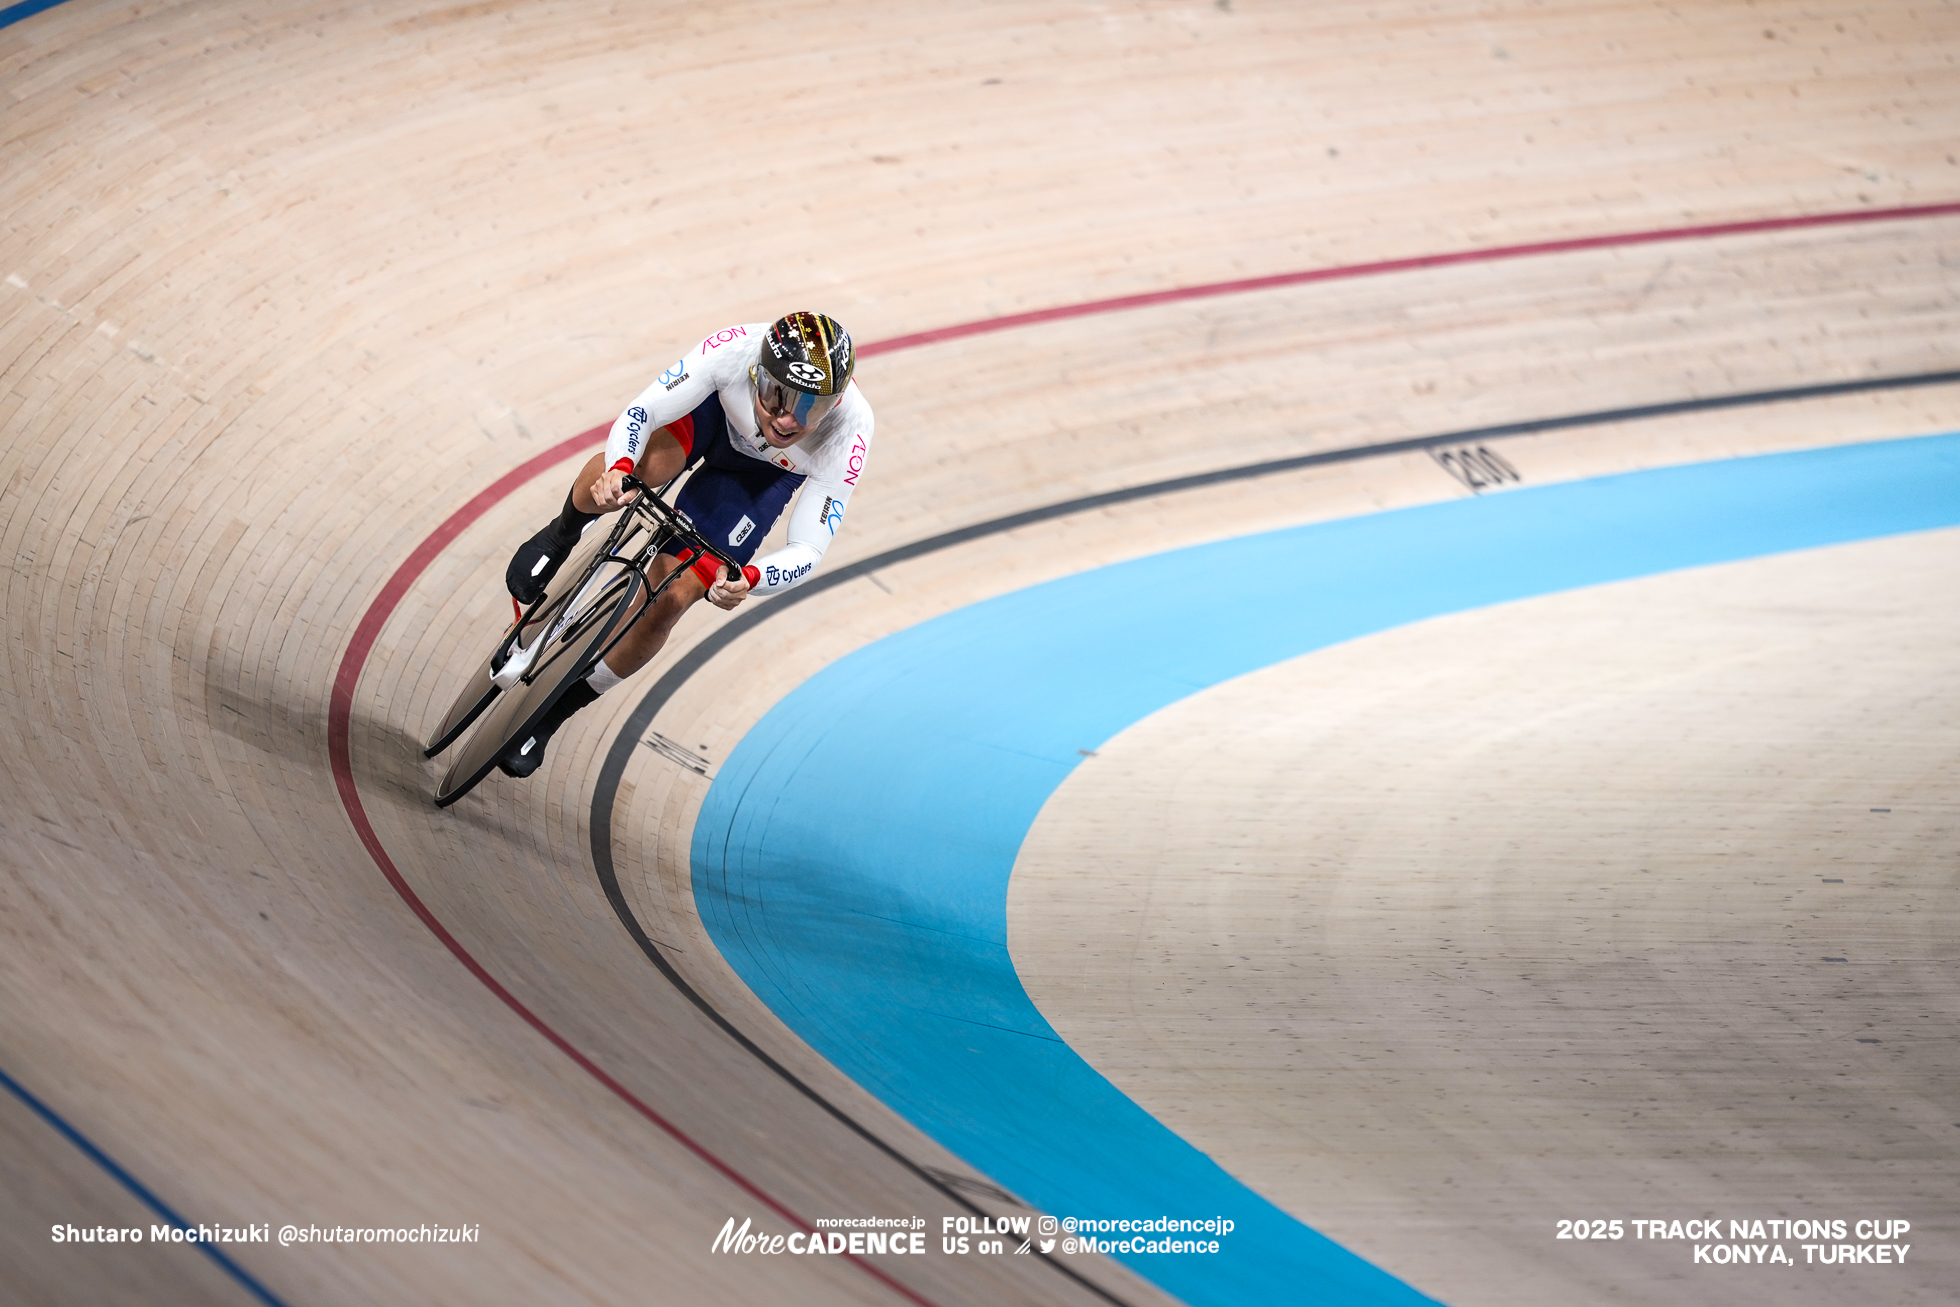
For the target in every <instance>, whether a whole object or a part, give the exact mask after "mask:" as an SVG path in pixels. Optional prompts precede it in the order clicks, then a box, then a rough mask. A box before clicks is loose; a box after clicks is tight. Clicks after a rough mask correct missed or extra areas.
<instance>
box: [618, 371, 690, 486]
mask: <svg viewBox="0 0 1960 1307" xmlns="http://www.w3.org/2000/svg"><path fill="white" fill-rule="evenodd" d="M704 361H705V360H700V359H695V358H683V359H681V360H680V362H678V363H676V364H674V366H673V367H671V368H668V369H667V370H666V371H665V372H663V373H661V374H660V375H659V376H658V377H656V378H654V381H653V384H652V385H650V386H648V387H647V388H646V389H645V390H643V391H641V392H640V393H639V395H638V396H637V397H636V398H635V399H634V400H633V402H632V403H631V404H628V405H627V406H626V411H625V412H623V413H621V414H620V415H619V416H618V417H617V418H615V419H613V424H612V431H611V433H610V434H608V435H607V436H606V462H605V466H606V468H607V469H608V470H610V471H618V472H631V471H633V470H634V469H635V468H637V467H638V466H639V465H640V463H641V462H642V461H643V460H644V459H645V458H646V456H647V446H648V443H649V442H650V441H652V440H655V439H657V438H658V434H657V433H659V432H660V430H661V429H662V428H666V429H667V432H668V434H669V435H671V436H672V437H673V438H674V440H675V441H676V442H677V443H678V444H679V445H680V447H681V451H682V452H683V453H688V452H691V450H690V448H689V447H690V446H691V445H692V443H693V439H694V432H693V429H692V424H691V423H688V424H685V425H686V426H687V428H688V429H687V430H684V431H683V430H677V429H675V428H674V427H673V426H671V425H670V424H672V423H678V422H680V420H681V419H682V418H685V417H686V416H687V415H688V414H690V413H692V412H693V411H694V410H695V408H696V407H697V406H699V404H700V403H701V401H702V400H704V399H706V398H707V397H708V396H709V395H712V394H713V393H714V392H715V379H714V378H713V377H712V376H710V375H709V370H708V369H707V368H705V367H702V366H701V364H702V362H704Z"/></svg>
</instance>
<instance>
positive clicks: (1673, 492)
mask: <svg viewBox="0 0 1960 1307" xmlns="http://www.w3.org/2000/svg"><path fill="white" fill-rule="evenodd" d="M1955 524H1960V436H1936V437H1926V438H1922V439H1916V440H1901V441H1891V442H1885V443H1880V444H1867V445H1855V446H1846V447H1842V448H1837V449H1825V450H1814V451H1806V452H1801V453H1793V454H1779V455H1771V456H1765V457H1758V458H1745V459H1733V460H1728V461H1724V462H1719V463H1706V464H1699V465H1695V466H1690V467H1680V468H1668V469H1662V470H1658V471H1652V472H1641V473H1633V474H1629V475H1625V476H1615V477H1605V478H1600V479H1597V480H1592V481H1584V482H1578V483H1574V484H1569V485H1558V486H1548V487H1544V488H1540V489H1528V490H1514V491H1510V492H1507V493H1505V494H1502V495H1494V496H1488V497H1485V498H1482V499H1470V500H1460V501H1454V502H1450V503H1445V504H1435V505H1428V506H1424V507H1420V508H1411V509H1403V510H1399V511H1396V512H1388V513H1379V514H1374V515H1371V516H1368V517H1362V518H1353V519H1349V520H1346V521H1339V522H1327V523H1321V524H1316V525H1313V526H1308V527H1300V528H1295V529H1292V530H1287V531H1279V532H1273V533H1270V534H1266V535H1260V536H1252V537H1247V538H1243V539H1238V540H1227V541H1223V542H1220V543H1217V544H1213V545H1208V546H1204V547H1201V548H1195V549H1185V550H1179V551H1177V552H1174V553H1169V554H1163V555H1159V556H1156V557H1152V558H1144V559H1138V560H1135V561H1133V562H1129V563H1124V564H1120V565H1117V566H1113V567H1105V568H1100V569H1098V570H1096V571H1092V572H1087V573H1083V574H1080V575H1077V576H1071V577H1065V578H1063V579H1061V580H1058V581H1053V582H1050V583H1048V584H1045V585H1040V586H1035V587H1033V588H1032V589H1028V590H1023V591H1019V592H1017V593H1014V594H1010V595H1004V596H1001V597H999V598H997V599H992V600H989V601H987V602H984V603H979V604H974V605H972V606H970V607H968V608H964V609H960V610H958V611H956V612H952V613H948V614H946V615H944V616H942V617H939V618H936V619H934V620H932V621H929V622H925V623H922V624H921V625H919V626H916V627H913V628H911V629H909V630H906V631H901V632H899V633H898V634H896V635H893V636H890V637H888V638H886V639H884V640H881V641H879V642H877V643H875V644H872V645H869V646H867V647H865V648H863V649H860V650H858V651H857V652H856V653H854V654H852V655H850V656H849V657H847V658H844V659H841V660H839V661H838V662H837V663H834V664H832V665H831V666H830V667H827V668H825V669H824V670H823V671H822V672H820V673H819V674H817V675H816V676H814V677H812V678H811V679H810V680H809V681H808V682H806V683H805V684H804V685H803V686H802V687H801V688H799V689H798V690H796V691H795V692H794V693H792V694H790V695H789V696H788V697H786V698H785V699H784V700H783V701H782V702H781V703H779V704H778V705H777V706H776V707H775V708H774V709H773V710H771V711H770V712H769V713H768V714H767V715H766V716H765V717H764V718H763V719H762V720H761V721H760V722H758V723H757V724H756V726H755V728H754V729H753V730H751V731H750V732H749V734H748V735H747V736H746V737H745V738H744V739H743V740H742V742H741V744H740V745H739V746H738V747H737V748H736V750H735V751H734V753H733V754H732V755H731V756H730V758H729V759H728V761H727V762H726V763H725V764H724V765H723V767H722V769H721V772H720V775H719V778H718V779H717V780H716V781H715V783H714V785H713V787H712V788H711V789H710V790H709V792H708V795H707V797H706V799H705V800H704V801H703V804H702V807H701V813H700V817H699V819H698V820H697V822H696V825H695V832H694V842H693V849H692V858H693V882H694V894H695V901H696V904H697V906H698V907H699V909H700V912H701V917H702V920H703V922H704V923H705V924H706V925H707V927H708V930H709V932H710V934H711V935H712V936H713V938H714V941H715V943H716V945H717V946H718V947H719V948H720V949H721V951H722V953H723V954H724V956H726V957H727V959H728V961H729V962H730V964H731V965H732V966H733V967H734V968H735V970H736V972H737V973H738V974H739V975H740V976H741V977H742V979H743V980H744V981H745V982H747V984H748V985H749V987H750V988H751V989H752V990H754V992H755V993H756V994H757V995H759V996H760V997H761V998H762V999H763V1000H764V1001H765V1002H766V1003H768V1004H769V1006H770V1007H771V1008H772V1009H774V1011H775V1012H776V1013H777V1015H779V1016H780V1017H781V1018H782V1019H783V1020H784V1021H785V1022H787V1023H788V1024H789V1025H790V1027H791V1028H792V1029H794V1030H795V1031H796V1032H797V1033H798V1034H799V1035H801V1036H802V1037H803V1038H804V1039H805V1040H806V1041H808V1042H809V1043H810V1044H811V1045H812V1046H813V1047H815V1048H816V1049H817V1051H819V1052H820V1053H822V1054H823V1055H824V1056H825V1057H827V1058H829V1059H830V1061H831V1062H832V1063H834V1064H835V1065H837V1066H838V1067H839V1068H841V1069H842V1070H843V1071H844V1072H845V1073H846V1074H847V1075H850V1076H852V1077H853V1078H854V1079H856V1080H857V1081H858V1082H859V1083H860V1084H862V1085H864V1086H865V1087H866V1088H867V1089H869V1090H870V1091H871V1092H872V1093H874V1094H876V1095H878V1096H879V1097H880V1098H882V1099H883V1100H884V1101H885V1102H886V1103H888V1104H890V1105H891V1106H892V1107H893V1108H894V1109H895V1110H897V1111H898V1112H900V1113H901V1114H902V1115H904V1116H905V1117H906V1118H907V1119H908V1120H910V1121H912V1122H913V1123H914V1124H915V1125H917V1126H919V1127H920V1128H921V1129H923V1130H924V1131H925V1132H926V1133H928V1134H930V1135H931V1136H933V1137H934V1138H935V1139H937V1140H938V1141H939V1142H940V1143H942V1144H944V1145H945V1146H946V1147H948V1148H950V1149H951V1150H952V1151H953V1152H955V1153H957V1154H959V1155H960V1156H962V1157H964V1158H965V1159H966V1160H967V1161H969V1162H970V1163H972V1164H973V1165H974V1166H975V1167H977V1168H978V1169H979V1170H980V1171H982V1172H983V1173H986V1174H990V1175H992V1176H994V1177H995V1178H996V1179H998V1180H1000V1181H1002V1182H1003V1183H1005V1184H1006V1185H1008V1186H1009V1187H1010V1188H1011V1189H1013V1190H1015V1191H1017V1192H1019V1193H1020V1194H1021V1195H1022V1196H1023V1197H1025V1198H1027V1199H1028V1200H1029V1201H1031V1202H1033V1203H1035V1204H1037V1205H1038V1206H1039V1207H1041V1208H1043V1209H1045V1210H1047V1211H1049V1212H1053V1213H1056V1214H1057V1215H1078V1216H1092V1217H1108V1218H1124V1217H1129V1218H1139V1217H1155V1216H1159V1215H1170V1216H1191V1217H1203V1216H1211V1215H1219V1216H1226V1217H1230V1218H1231V1219H1233V1220H1234V1221H1235V1222H1236V1223H1237V1228H1236V1229H1235V1230H1234V1231H1233V1233H1231V1234H1230V1235H1228V1236H1225V1237H1224V1238H1223V1239H1221V1240H1220V1243H1221V1251H1220V1252H1219V1253H1217V1254H1215V1255H1209V1254H1207V1255H1191V1254H1169V1255H1166V1254H1151V1253H1133V1254H1129V1255H1125V1256H1123V1260H1124V1261H1126V1262H1127V1263H1129V1265H1130V1266H1132V1267H1133V1268H1134V1269H1135V1270H1137V1271H1138V1272H1140V1273H1141V1274H1143V1275H1145V1276H1147V1277H1149V1278H1150V1279H1152V1280H1154V1281H1156V1283H1157V1284H1159V1285H1160V1286H1162V1287H1163V1288H1164V1289H1166V1290H1168V1291H1170V1292H1171V1293H1174V1294H1176V1295H1178V1296H1179V1297H1182V1298H1184V1299H1185V1300H1187V1301H1188V1302H1190V1303H1193V1304H1199V1305H1202V1307H1213V1305H1217V1307H1224V1305H1225V1304H1267V1303H1277V1302H1288V1303H1298V1302H1317V1303H1339V1304H1370V1305H1371V1307H1372V1305H1374V1304H1408V1303H1418V1302H1426V1301H1428V1300H1427V1299H1425V1298H1423V1296H1422V1295H1421V1294H1419V1293H1417V1292H1416V1291H1415V1290H1414V1289H1412V1288H1410V1287H1409V1286H1407V1285H1405V1284H1403V1283H1402V1282H1401V1281H1399V1280H1396V1279H1395V1278H1393V1277H1392V1276H1390V1275H1389V1274H1387V1273H1386V1272H1384V1271H1382V1270H1380V1269H1379V1268H1377V1267H1374V1266H1371V1265H1370V1264H1368V1263H1367V1262H1365V1261H1363V1260H1362V1259H1361V1258H1359V1257H1356V1256H1354V1255H1353V1254H1351V1253H1349V1252H1347V1251H1346V1250H1345V1249H1342V1248H1340V1247H1339V1246H1338V1245H1336V1244H1334V1243H1332V1242H1331V1241H1329V1240H1328V1239H1326V1238H1324V1237H1323V1236H1321V1235H1319V1234H1317V1233H1315V1232H1314V1231H1312V1230H1310V1229H1308V1228H1307V1227H1306V1226H1304V1225H1302V1224H1301V1223H1300V1222H1299V1221H1297V1220H1295V1219H1293V1218H1292V1217H1291V1216H1289V1215H1287V1214H1286V1213H1285V1212H1282V1211H1280V1210H1279V1209H1278V1208H1277V1207H1275V1206H1273V1205H1272V1204H1271V1203H1269V1202H1267V1201H1266V1200H1265V1199H1264V1198H1262V1197H1260V1196H1259V1195H1258V1194H1256V1193H1254V1192H1253V1191H1251V1190H1250V1189H1248V1188H1246V1187H1245V1186H1244V1185H1242V1184H1240V1183H1239V1182H1238V1181H1237V1180H1235V1179H1234V1178H1233V1177H1232V1176H1230V1175H1229V1174H1227V1173H1226V1172H1225V1171H1224V1170H1223V1169H1221V1168H1220V1167H1219V1166H1217V1165H1216V1164H1215V1163H1214V1162H1212V1160H1211V1159H1210V1158H1208V1157H1206V1156H1205V1155H1204V1154H1203V1153H1201V1152H1199V1151H1198V1150H1197V1149H1195V1148H1193V1147H1192V1146H1191V1145H1189V1144H1188V1143H1186V1142H1185V1141H1184V1140H1182V1139H1181V1138H1179V1137H1178V1136H1177V1135H1175V1134H1173V1133H1172V1132H1171V1131H1170V1130H1168V1129H1167V1128H1165V1127H1164V1126H1163V1125H1162V1124H1161V1123H1160V1122H1158V1121H1157V1120H1156V1119H1155V1118H1153V1117H1151V1116H1150V1115H1149V1114H1148V1113H1146V1112H1145V1111H1144V1110H1143V1109H1142V1108H1140V1107H1138V1106H1137V1105H1136V1104H1135V1103H1133V1102H1131V1101H1130V1100H1129V1099H1128V1098H1126V1097H1125V1096H1124V1095H1123V1094H1122V1093H1121V1092H1120V1091H1118V1090H1117V1089H1116V1087H1115V1086H1113V1085H1111V1084H1110V1083H1109V1082H1108V1081H1107V1080H1105V1079H1104V1078H1103V1077H1102V1076H1101V1075H1099V1074H1098V1073H1097V1072H1096V1071H1095V1069H1094V1068H1093V1067H1091V1066H1089V1065H1088V1063H1086V1062H1085V1061H1083V1060H1082V1059H1081V1058H1080V1057H1078V1056H1077V1055H1076V1054H1075V1052H1074V1051H1073V1050H1072V1049H1070V1048H1069V1046H1068V1045H1067V1044H1066V1043H1064V1042H1062V1040H1061V1039H1060V1037H1059V1036H1058V1035H1057V1034H1056V1032H1055V1031H1054V1029H1053V1028H1052V1027H1050V1026H1049V1024H1048V1022H1047V1021H1046V1020H1044V1019H1043V1018H1042V1015H1041V1013H1040V1012H1039V1011H1038V1010H1036V1008H1035V1006H1034V1004H1033V1003H1032V1002H1031V1001H1030V1000H1029V998H1028V996H1027V994H1026V992H1025V991H1024V990H1023V989H1022V987H1021V983H1020V980H1019V978H1018V976H1017V975H1016V974H1015V971H1014V964H1013V959H1012V958H1011V957H1010V956H1009V954H1008V949H1007V912H1006V906H1007V883H1008V875H1009V873H1010V871H1011V870H1012V869H1013V866H1014V859H1015V856H1016V854H1017V853H1018V851H1019V849H1020V846H1021V842H1022V840H1023V838H1024V837H1025V836H1026V834H1027V831H1028V828H1029V826H1030V825H1031V824H1032V823H1033V821H1034V819H1035V817H1036V815H1037V814H1038V813H1039V812H1040V811H1041V808H1042V805H1043V804H1044V803H1046V802H1047V800H1048V797H1049V796H1050V795H1051V794H1052V793H1053V792H1054V790H1055V787H1056V786H1058V785H1059V784H1060V783H1061V782H1062V780H1063V779H1064V778H1065V777H1066V776H1067V775H1068V774H1069V772H1070V771H1071V770H1073V769H1074V767H1075V766H1076V764H1077V763H1079V762H1080V761H1081V753H1080V751H1081V750H1084V749H1094V748H1097V747H1098V746H1100V745H1101V744H1102V743H1103V742H1104V741H1106V740H1108V739H1109V738H1110V737H1111V736H1113V735H1115V734H1116V733H1117V732H1119V731H1121V730H1123V729H1124V728H1126V727H1127V726H1129V725H1130V724H1132V723H1133V722H1136V721H1138V720H1140V719H1142V718H1143V717H1146V716H1148V715H1149V714H1150V713H1153V712H1155V711H1157V710H1158V709H1160V708H1163V707H1165V706H1166V705H1168V704H1171V703H1174V702H1176V701H1178V700H1180V699H1183V698H1185V697H1187V696H1189V695H1191V694H1194V693H1196V692H1198V691H1200V690H1203V689H1205V688H1207V687H1209V686H1212V685H1216V684H1218V683H1220V682H1222V681H1225V680H1229V679H1231V678H1233V677H1236V676H1242V675H1244V674H1246V673H1248V672H1252V671H1256V670H1258V669H1259V668H1262V667H1267V666H1271V665H1272V664H1274V663H1277V662H1281V661H1283V660H1285V659H1288V658H1293V657H1296V656H1298V655H1300V654H1303V653H1306V652H1308V651H1310V650H1313V649H1319V648H1324V647H1326V646H1329V645H1333V644H1337V643H1340V642H1343V641H1347V640H1353V639H1356V638H1359V637H1361V636H1364V635H1367V634H1370V633H1373V632H1377V631H1384V630H1388V629H1390V628H1392V627H1397V626H1402V625H1405V624H1407V623H1410V622H1416V621H1421V620H1423V619H1425V618H1428V617H1434V616H1439V615H1441V614H1445V613H1451V612H1457V611H1461V610H1464V609H1471V608H1480V607H1484V606H1488V605H1491V604H1498V603H1504V602H1507V601H1510V600H1514V599H1521V598H1525V597H1528V596H1532V595H1540V594H1548V593H1552V592H1555V591H1561V590H1570V589H1575V588H1578V587H1582V586H1593V585H1599V584H1603V583H1606V582H1610V581H1617V580H1623V579H1628V578H1632V577H1638V576H1646V575H1651V574H1654V573H1659V572H1668V571H1673V570H1677V569H1680V568H1688V567H1698V566H1704V565H1709V564H1715V563H1723V562H1729V561H1734V560H1739V559H1744V558H1752V557H1759V556H1762V555H1767V554H1775V553H1783V552H1787V551H1790V550H1797V549H1808V548H1816V547H1820V546H1825V545H1832V544H1838V543H1843V542H1848V541H1854V540H1862V539H1868V538H1872V537H1876V536H1884V535H1892V534H1897V533H1900V532H1906V531H1919V530H1928V529H1933V528H1939V527H1947V526H1952V525H1955ZM1244 577H1253V578H1256V591H1257V593H1256V595H1255V596H1254V597H1252V598H1249V599H1248V598H1245V597H1243V596H1244V595H1245V594H1246V588H1245V586H1243V585H1239V584H1236V583H1235V582H1234V578H1244ZM1116 1237H1119V1238H1120V1237H1121V1236H1120V1235H1118V1236H1116ZM1058 1251H1059V1250H1058Z"/></svg>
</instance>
